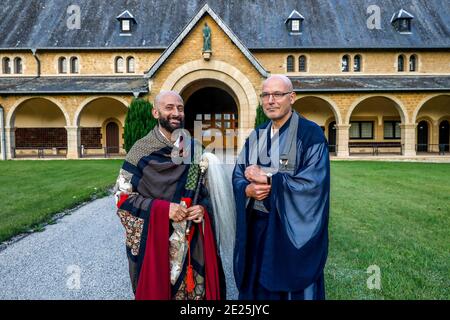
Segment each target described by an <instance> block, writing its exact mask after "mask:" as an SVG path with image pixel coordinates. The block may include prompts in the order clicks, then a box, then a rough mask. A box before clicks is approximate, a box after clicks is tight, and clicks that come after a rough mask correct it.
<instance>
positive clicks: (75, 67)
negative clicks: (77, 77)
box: [70, 57, 80, 73]
mask: <svg viewBox="0 0 450 320" xmlns="http://www.w3.org/2000/svg"><path fill="white" fill-rule="evenodd" d="M70 72H71V73H79V72H80V66H79V64H78V58H77V57H72V58H70Z"/></svg>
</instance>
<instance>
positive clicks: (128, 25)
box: [117, 10, 136, 35]
mask: <svg viewBox="0 0 450 320" xmlns="http://www.w3.org/2000/svg"><path fill="white" fill-rule="evenodd" d="M117 20H119V22H120V35H131V32H132V31H133V30H132V29H133V25H134V24H136V20H135V19H134V16H133V15H132V14H131V13H130V11H128V10H125V11H124V12H122V13H121V14H119V15H118V16H117Z"/></svg>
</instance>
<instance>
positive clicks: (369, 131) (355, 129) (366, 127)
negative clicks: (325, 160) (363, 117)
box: [350, 121, 373, 139]
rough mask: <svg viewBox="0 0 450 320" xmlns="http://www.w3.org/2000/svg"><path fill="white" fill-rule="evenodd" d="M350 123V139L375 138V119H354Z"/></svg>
mask: <svg viewBox="0 0 450 320" xmlns="http://www.w3.org/2000/svg"><path fill="white" fill-rule="evenodd" d="M350 124H351V126H350V139H373V121H352V122H350Z"/></svg>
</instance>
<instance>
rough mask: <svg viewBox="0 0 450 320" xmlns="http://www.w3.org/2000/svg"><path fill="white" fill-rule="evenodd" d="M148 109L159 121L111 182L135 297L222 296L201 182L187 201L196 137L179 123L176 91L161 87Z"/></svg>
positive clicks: (195, 168) (194, 176)
mask: <svg viewBox="0 0 450 320" xmlns="http://www.w3.org/2000/svg"><path fill="white" fill-rule="evenodd" d="M152 114H153V116H154V117H155V118H156V119H157V120H158V125H157V126H155V128H154V129H153V130H151V131H150V132H149V133H148V134H147V135H146V136H145V137H144V138H142V139H140V140H138V141H137V142H136V143H135V144H134V145H133V147H132V148H131V150H130V151H129V152H128V154H127V157H126V159H125V162H124V164H123V166H122V169H121V170H120V173H119V177H118V179H117V183H116V186H115V191H116V192H115V196H116V205H117V207H118V211H117V214H118V215H119V217H120V219H121V222H122V224H123V225H124V227H125V230H126V250H127V257H128V262H129V272H130V277H131V284H132V289H133V292H134V294H135V298H136V299H138V300H143V299H151V300H170V299H176V300H186V299H192V300H202V299H208V300H217V299H220V298H222V297H225V293H224V291H223V290H224V288H225V286H224V285H223V279H224V277H223V270H222V267H221V261H220V258H219V255H218V251H217V246H216V243H215V240H214V234H213V228H212V226H213V221H212V217H211V216H210V215H209V214H208V212H210V213H211V210H210V208H209V200H208V195H207V190H206V188H205V187H204V186H203V185H201V184H200V185H199V186H200V187H201V188H200V189H198V190H200V192H199V197H198V198H199V202H198V204H192V199H193V198H195V197H194V194H195V191H196V189H197V188H198V186H197V185H198V179H199V173H200V168H199V165H198V162H197V161H198V160H199V158H198V156H197V155H198V154H200V156H201V151H202V149H201V145H199V144H198V143H196V142H195V141H193V140H191V139H190V137H189V136H188V135H187V134H186V132H185V131H184V130H182V128H183V125H184V105H183V100H182V98H181V97H180V95H179V94H178V93H176V92H174V91H163V92H161V93H160V94H158V95H157V96H156V98H155V103H154V108H153V110H152ZM198 151H200V152H198ZM188 221H191V222H190V223H188ZM190 224H192V226H191V225H190ZM220 282H222V283H220Z"/></svg>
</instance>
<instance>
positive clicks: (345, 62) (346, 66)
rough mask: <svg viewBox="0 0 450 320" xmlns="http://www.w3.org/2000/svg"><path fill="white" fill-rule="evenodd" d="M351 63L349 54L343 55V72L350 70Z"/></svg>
mask: <svg viewBox="0 0 450 320" xmlns="http://www.w3.org/2000/svg"><path fill="white" fill-rule="evenodd" d="M349 63H350V59H349V57H348V55H345V56H343V57H342V64H341V71H342V72H348V71H349Z"/></svg>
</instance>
